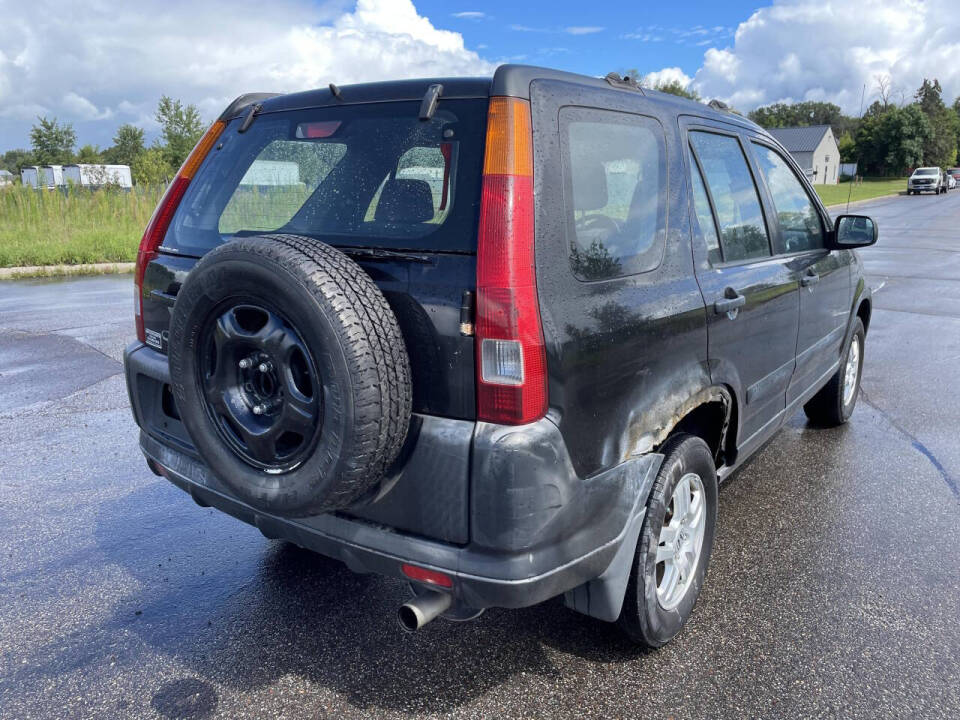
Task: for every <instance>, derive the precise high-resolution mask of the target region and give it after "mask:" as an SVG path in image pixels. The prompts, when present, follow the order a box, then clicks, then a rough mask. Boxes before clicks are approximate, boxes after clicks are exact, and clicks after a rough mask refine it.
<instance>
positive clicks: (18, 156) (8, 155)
mask: <svg viewBox="0 0 960 720" xmlns="http://www.w3.org/2000/svg"><path fill="white" fill-rule="evenodd" d="M36 164H37V163H36V160H34V157H33V153H32V152H30V151H29V150H24V149H22V148H20V149H17V150H7V152H5V153H4V154H3V155H2V156H0V168H2V169H4V170H9V171H10V172H12V173H13V174H14V175H19V174H20V170H21V169H22V168H23V167H24V166H25V165H36Z"/></svg>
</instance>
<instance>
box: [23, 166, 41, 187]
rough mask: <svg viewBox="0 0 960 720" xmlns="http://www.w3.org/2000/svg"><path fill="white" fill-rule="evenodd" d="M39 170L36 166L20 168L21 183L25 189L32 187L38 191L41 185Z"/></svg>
mask: <svg viewBox="0 0 960 720" xmlns="http://www.w3.org/2000/svg"><path fill="white" fill-rule="evenodd" d="M39 169H40V168H38V167H37V166H36V165H26V166H24V167H22V168H20V183H21V184H22V185H23V186H24V187H32V188H34V189H36V187H37V185H38V184H39V183H38V181H37V178H38V177H39V174H38V170H39Z"/></svg>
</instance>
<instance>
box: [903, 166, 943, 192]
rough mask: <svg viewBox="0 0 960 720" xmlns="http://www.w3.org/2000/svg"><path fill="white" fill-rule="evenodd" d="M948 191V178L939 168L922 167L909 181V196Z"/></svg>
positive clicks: (914, 172) (915, 171)
mask: <svg viewBox="0 0 960 720" xmlns="http://www.w3.org/2000/svg"><path fill="white" fill-rule="evenodd" d="M946 191H947V176H946V174H945V173H944V172H943V170H941V169H940V168H938V167H922V168H917V169H916V170H914V171H913V175H911V176H910V177H909V178H908V179H907V195H913V194H914V193H916V194H917V195H919V194H920V193H922V192H932V193H936V194H938V195H939V194H940V193H945V192H946Z"/></svg>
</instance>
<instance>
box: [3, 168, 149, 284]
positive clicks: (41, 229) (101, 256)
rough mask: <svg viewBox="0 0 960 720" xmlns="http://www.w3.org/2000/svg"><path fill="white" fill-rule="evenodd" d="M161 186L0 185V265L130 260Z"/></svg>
mask: <svg viewBox="0 0 960 720" xmlns="http://www.w3.org/2000/svg"><path fill="white" fill-rule="evenodd" d="M162 193H163V188H143V187H137V188H134V189H132V190H130V191H129V192H123V191H120V190H100V191H87V190H74V191H71V192H70V193H62V192H57V191H53V192H37V191H36V190H33V189H32V188H29V187H21V186H15V187H9V188H0V267H18V266H22V265H57V264H77V263H102V262H130V261H133V260H136V257H137V246H138V245H139V243H140V237H141V235H143V229H144V228H145V227H146V225H147V222H148V221H149V220H150V215H151V214H152V213H153V209H154V208H155V207H156V205H157V203H158V202H159V200H160V196H161V194H162Z"/></svg>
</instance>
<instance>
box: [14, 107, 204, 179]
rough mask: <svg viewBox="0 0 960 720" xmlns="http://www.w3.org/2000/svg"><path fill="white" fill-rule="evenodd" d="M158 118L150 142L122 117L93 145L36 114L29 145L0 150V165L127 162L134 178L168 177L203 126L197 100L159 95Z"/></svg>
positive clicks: (66, 126) (69, 128) (69, 127)
mask: <svg viewBox="0 0 960 720" xmlns="http://www.w3.org/2000/svg"><path fill="white" fill-rule="evenodd" d="M154 117H155V118H156V120H157V122H158V123H159V124H160V137H158V138H157V139H156V140H155V141H154V142H153V143H152V144H151V145H150V146H149V147H147V146H146V144H145V140H144V131H143V128H140V127H137V126H136V125H133V124H130V123H126V124H124V125H121V126H120V127H118V128H117V130H116V132H115V134H114V136H113V144H112V145H111V146H110V147H107V148H103V149H101V148H100V147H99V146H97V145H91V144H87V145H83V146H81V147H80V148H79V149H78V150H74V148H75V147H76V145H77V133H76V131H75V130H74V129H73V124H72V123H59V122H57V119H56V118H48V117H38V118H37V123H36V124H35V125H34V126H33V127H32V128H31V129H30V149H29V150H28V149H23V148H21V149H16V150H9V151H7V152H5V153H3V155H0V169H5V170H9V171H10V172H12V173H14V174H15V175H19V174H20V170H21V168H23V167H25V166H28V165H70V164H73V163H78V164H80V163H90V164H101V163H105V164H108V165H129V166H130V171H131V173H132V175H133V181H134V182H135V183H137V184H146V185H154V184H160V183H164V182H167V181H168V180H170V178H172V177H173V175H174V173H176V171H177V168H179V167H180V165H181V164H182V163H183V161H184V160H185V159H186V157H187V155H189V154H190V151H191V150H192V149H193V146H194V145H196V144H197V142H198V141H199V140H200V138H201V136H202V135H203V133H204V131H205V129H206V127H205V125H204V123H203V120H202V118H201V117H200V111H199V110H198V109H197V107H196V105H192V104H188V105H184V104H183V103H181V102H180V101H179V100H174V99H173V98H170V97H167V96H166V95H164V96H162V97H161V98H160V101H159V102H158V103H157V110H156V114H155V116H154Z"/></svg>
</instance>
